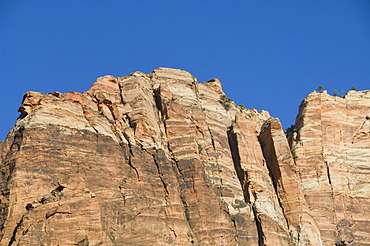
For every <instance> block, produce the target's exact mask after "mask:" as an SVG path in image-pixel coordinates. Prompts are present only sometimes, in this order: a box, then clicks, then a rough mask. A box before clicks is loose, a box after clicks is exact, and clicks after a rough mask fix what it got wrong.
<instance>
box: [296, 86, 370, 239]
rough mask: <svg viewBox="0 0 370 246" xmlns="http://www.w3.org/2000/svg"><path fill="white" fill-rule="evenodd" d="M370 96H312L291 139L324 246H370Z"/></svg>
mask: <svg viewBox="0 0 370 246" xmlns="http://www.w3.org/2000/svg"><path fill="white" fill-rule="evenodd" d="M369 95H370V92H369V91H358V92H357V91H349V92H348V94H347V95H346V96H345V97H344V98H339V97H333V96H330V95H328V94H327V93H326V92H323V93H317V92H313V93H311V94H309V95H308V96H307V97H306V98H305V99H304V100H303V102H302V104H301V106H300V112H299V115H298V116H297V120H296V125H295V126H294V127H293V129H291V130H290V133H289V139H290V144H291V147H292V153H293V155H294V158H295V162H296V168H297V172H298V174H299V180H300V184H301V187H302V191H303V193H304V196H305V198H306V201H307V204H308V206H309V209H310V211H311V215H312V216H313V218H314V219H315V220H316V221H317V224H318V226H319V229H320V232H321V238H322V240H323V242H324V245H334V244H336V243H337V244H340V243H345V244H348V245H369V244H370V234H369V231H370V213H369V209H368V205H369V201H370V193H369V190H370V182H369V178H368V177H369V173H370V166H369V165H368V163H369V151H370V145H369V143H370V142H369V139H370V138H369V137H370V135H369V133H370V120H369V119H370V118H369V116H370V97H369Z"/></svg>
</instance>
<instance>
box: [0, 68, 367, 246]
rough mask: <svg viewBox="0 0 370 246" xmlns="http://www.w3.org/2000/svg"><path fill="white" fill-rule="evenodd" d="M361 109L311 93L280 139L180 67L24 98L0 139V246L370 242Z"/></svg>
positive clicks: (361, 99) (257, 117)
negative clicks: (11, 125)
mask: <svg viewBox="0 0 370 246" xmlns="http://www.w3.org/2000/svg"><path fill="white" fill-rule="evenodd" d="M369 95H370V94H369ZM369 106H370V96H367V92H366V91H364V92H355V91H351V92H350V93H349V94H348V95H347V96H346V97H345V98H338V97H332V96H329V95H327V94H325V93H311V94H310V95H309V96H308V97H307V98H306V99H305V100H304V101H303V103H302V105H301V108H300V113H299V115H298V117H297V122H296V125H295V126H294V127H293V128H291V129H290V130H289V131H288V140H289V141H288V140H287V138H286V135H285V133H284V132H283V130H282V127H281V124H280V122H279V120H278V119H276V118H272V117H270V115H269V114H268V113H267V112H266V111H261V112H258V111H256V110H247V109H245V108H243V107H238V106H236V105H235V104H234V103H233V102H232V100H231V99H229V98H227V97H226V95H225V94H224V93H223V91H222V88H221V83H220V81H218V80H217V79H213V80H210V81H207V82H203V83H198V82H197V80H196V79H195V78H194V77H193V76H192V75H191V74H190V73H188V72H186V71H183V70H176V69H169V68H158V69H156V70H154V71H153V72H152V73H150V74H144V73H141V72H135V73H133V74H131V75H129V76H125V77H121V78H115V77H112V76H105V77H101V78H99V79H98V80H97V81H96V82H95V83H94V84H93V86H92V87H91V88H90V89H89V90H88V91H87V92H84V93H82V94H80V93H76V92H69V93H59V92H53V93H49V94H42V93H37V92H28V93H26V95H25V96H24V100H23V103H22V106H21V107H20V109H19V111H20V112H21V115H20V117H19V119H18V120H17V123H16V126H15V127H14V128H13V129H12V130H11V132H10V133H9V135H8V137H7V139H6V140H5V141H3V142H0V163H1V166H0V170H1V172H0V178H1V182H0V201H1V203H0V245H9V246H10V245H334V244H336V243H337V245H339V244H340V243H345V244H350V245H369V244H370V236H369V230H370V228H369V225H370V212H368V211H367V207H368V205H369V197H370V194H369V190H370V182H369V181H368V179H367V178H366V176H367V175H368V174H369V168H370V166H369V165H368V163H367V161H368V160H369V158H370V150H369V148H370V144H369V143H370V142H369V137H370V118H369V116H370V107H369ZM368 115H369V116H368Z"/></svg>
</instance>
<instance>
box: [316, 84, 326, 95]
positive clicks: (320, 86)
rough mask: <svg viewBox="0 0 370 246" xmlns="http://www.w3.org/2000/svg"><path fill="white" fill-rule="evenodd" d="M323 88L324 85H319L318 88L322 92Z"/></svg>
mask: <svg viewBox="0 0 370 246" xmlns="http://www.w3.org/2000/svg"><path fill="white" fill-rule="evenodd" d="M323 89H324V86H323V85H319V87H317V89H316V90H317V91H318V92H320V93H321V92H322V90H323Z"/></svg>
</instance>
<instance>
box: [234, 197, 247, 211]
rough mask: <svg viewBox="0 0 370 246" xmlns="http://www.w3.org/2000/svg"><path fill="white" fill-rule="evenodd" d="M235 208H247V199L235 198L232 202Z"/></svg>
mask: <svg viewBox="0 0 370 246" xmlns="http://www.w3.org/2000/svg"><path fill="white" fill-rule="evenodd" d="M232 206H233V208H235V209H240V208H245V207H246V206H247V204H246V203H245V201H243V200H240V199H235V201H234V203H233V204H232Z"/></svg>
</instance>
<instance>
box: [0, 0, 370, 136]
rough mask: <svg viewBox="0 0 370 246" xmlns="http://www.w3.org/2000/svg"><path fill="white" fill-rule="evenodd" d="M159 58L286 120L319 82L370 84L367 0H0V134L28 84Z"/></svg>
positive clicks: (116, 72)
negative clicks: (215, 83)
mask: <svg viewBox="0 0 370 246" xmlns="http://www.w3.org/2000/svg"><path fill="white" fill-rule="evenodd" d="M162 66H166V67H173V68H182V69H185V70H187V71H189V72H191V73H192V74H193V75H194V76H196V77H197V78H198V80H199V81H205V80H209V79H212V78H214V77H217V78H219V79H220V80H221V82H222V83H223V85H224V91H225V92H226V94H227V95H228V96H229V97H231V98H232V99H234V101H235V102H236V103H237V104H244V105H245V106H246V107H247V108H252V107H254V108H256V109H265V110H268V111H269V112H270V114H271V115H272V116H274V117H279V118H280V119H281V121H282V123H283V125H284V128H287V127H289V126H290V125H291V124H293V123H294V121H295V117H296V114H297V112H298V106H299V104H300V102H301V100H302V99H303V98H304V97H305V96H306V95H307V94H308V93H310V92H311V91H313V90H314V89H316V88H317V87H318V86H319V85H324V86H325V88H326V89H328V91H329V92H330V93H331V92H332V91H333V90H338V91H339V92H340V93H341V92H342V90H343V92H346V91H348V90H349V89H350V88H351V86H352V85H354V86H356V88H357V89H361V90H364V89H370V83H369V82H370V1H369V0H347V1H343V0H332V1H327V0H320V1H318V0H310V1H300V0H286V1H276V0H266V1H257V0H255V1H249V0H239V1H236V0H235V1H233V0H228V1H226V0H197V1H196V0H186V1H185V0H182V1H180V0H168V1H161V0H156V1H155V0H140V1H138V0H116V1H113V0H104V1H102V0H85V1H82V0H63V1H61V0H43V1H41V0H40V1H36V0H0V75H1V76H0V79H1V84H0V85H1V87H0V105H1V106H2V107H1V114H0V115H1V116H0V140H2V139H4V138H5V136H6V134H7V132H8V131H9V130H10V128H11V127H12V126H13V125H14V123H15V120H16V118H17V117H18V115H19V113H18V112H17V109H18V107H19V106H20V104H21V100H22V97H23V94H24V93H25V92H26V91H29V90H33V91H41V92H44V93H47V92H52V91H60V92H68V91H78V92H83V91H86V90H87V89H88V88H89V87H90V86H91V85H92V83H93V82H94V81H95V79H96V78H97V77H100V76H103V75H107V74H111V75H113V76H124V75H127V74H129V73H131V72H133V71H142V72H145V73H149V72H151V71H152V70H153V69H155V68H157V67H162Z"/></svg>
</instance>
